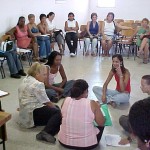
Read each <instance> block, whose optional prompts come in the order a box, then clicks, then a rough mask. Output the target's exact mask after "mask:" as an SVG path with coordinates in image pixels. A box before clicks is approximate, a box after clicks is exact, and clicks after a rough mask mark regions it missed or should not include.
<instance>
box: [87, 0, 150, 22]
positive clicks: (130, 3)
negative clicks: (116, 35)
mask: <svg viewBox="0 0 150 150" xmlns="http://www.w3.org/2000/svg"><path fill="white" fill-rule="evenodd" d="M149 6H150V0H116V7H114V8H99V7H97V0H90V8H89V10H90V11H89V13H90V14H91V13H92V12H97V13H98V17H99V20H103V19H104V18H106V15H107V13H108V12H114V13H115V18H116V19H117V18H118V19H122V18H123V19H126V20H127V19H133V20H141V19H142V18H145V17H146V18H148V19H150V9H149Z"/></svg>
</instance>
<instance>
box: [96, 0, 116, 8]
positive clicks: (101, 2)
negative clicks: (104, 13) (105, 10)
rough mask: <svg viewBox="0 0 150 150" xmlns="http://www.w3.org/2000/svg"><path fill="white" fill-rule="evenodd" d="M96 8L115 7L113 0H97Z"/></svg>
mask: <svg viewBox="0 0 150 150" xmlns="http://www.w3.org/2000/svg"><path fill="white" fill-rule="evenodd" d="M98 7H115V0H98Z"/></svg>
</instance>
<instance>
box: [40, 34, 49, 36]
mask: <svg viewBox="0 0 150 150" xmlns="http://www.w3.org/2000/svg"><path fill="white" fill-rule="evenodd" d="M49 35H50V34H43V35H39V36H49Z"/></svg>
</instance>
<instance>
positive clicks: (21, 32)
mask: <svg viewBox="0 0 150 150" xmlns="http://www.w3.org/2000/svg"><path fill="white" fill-rule="evenodd" d="M6 34H8V35H11V36H12V38H15V39H16V40H17V47H19V48H24V49H26V48H29V49H30V48H31V49H32V50H33V60H35V61H38V60H39V54H38V44H37V42H36V40H35V37H34V36H32V34H31V32H30V31H29V30H28V27H27V25H25V18H24V17H23V16H21V17H19V20H18V23H17V26H16V27H14V28H12V29H11V30H10V31H8V32H7V33H6ZM30 37H31V38H30Z"/></svg>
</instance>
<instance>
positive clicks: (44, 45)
mask: <svg viewBox="0 0 150 150" xmlns="http://www.w3.org/2000/svg"><path fill="white" fill-rule="evenodd" d="M40 18H42V17H40ZM28 20H29V23H28V29H29V31H30V32H31V34H32V35H33V36H34V37H35V39H36V41H37V43H38V45H39V57H40V61H41V62H45V61H46V58H47V57H48V55H49V54H50V52H51V49H50V39H49V36H44V35H42V34H41V32H40V31H39V29H38V27H37V25H36V24H35V15H34V14H29V15H28Z"/></svg>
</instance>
